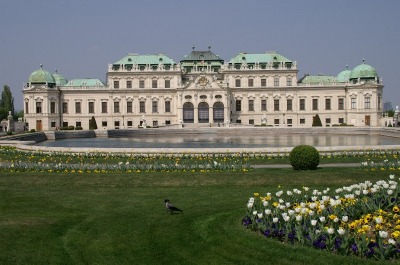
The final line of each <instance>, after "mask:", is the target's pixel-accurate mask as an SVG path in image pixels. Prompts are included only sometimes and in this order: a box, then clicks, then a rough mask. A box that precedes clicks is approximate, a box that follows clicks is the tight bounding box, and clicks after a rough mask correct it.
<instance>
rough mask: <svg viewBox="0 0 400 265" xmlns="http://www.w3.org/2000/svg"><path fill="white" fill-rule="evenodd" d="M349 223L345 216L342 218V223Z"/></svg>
mask: <svg viewBox="0 0 400 265" xmlns="http://www.w3.org/2000/svg"><path fill="white" fill-rule="evenodd" d="M348 221H349V217H348V216H347V215H345V216H342V222H344V223H347V222H348Z"/></svg>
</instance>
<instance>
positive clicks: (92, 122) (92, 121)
mask: <svg viewBox="0 0 400 265" xmlns="http://www.w3.org/2000/svg"><path fill="white" fill-rule="evenodd" d="M89 130H97V122H96V119H95V118H94V116H92V118H91V119H90V120H89Z"/></svg>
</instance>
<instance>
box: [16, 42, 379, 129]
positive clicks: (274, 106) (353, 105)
mask: <svg viewBox="0 0 400 265" xmlns="http://www.w3.org/2000/svg"><path fill="white" fill-rule="evenodd" d="M297 74H298V68H297V63H296V62H295V61H291V60H289V59H288V58H286V57H284V56H282V55H280V54H278V53H277V52H265V53H257V54H254V53H239V54H237V55H236V56H235V57H234V58H233V59H231V60H230V61H224V60H223V59H221V58H220V57H219V56H218V55H216V54H214V53H213V52H212V51H211V50H210V47H209V49H208V50H205V51H197V50H195V48H194V47H193V50H192V51H191V53H190V54H189V55H187V56H184V58H183V59H182V60H181V61H180V62H179V63H177V62H175V61H174V60H172V59H171V58H169V57H167V56H166V55H164V54H155V55H138V54H127V55H126V56H125V57H123V58H122V59H120V60H118V61H116V62H115V63H113V64H110V65H109V66H108V72H107V82H106V83H103V82H102V81H100V80H99V79H91V78H86V79H72V80H69V81H68V80H67V79H65V78H64V77H63V76H62V75H60V74H59V73H58V72H57V71H56V72H55V73H54V74H51V73H50V72H48V71H46V70H44V69H43V67H42V66H41V68H40V69H39V70H37V71H34V72H33V73H32V74H31V75H30V76H29V80H28V83H26V85H25V86H24V88H23V97H24V112H25V114H24V117H25V121H26V122H27V123H28V126H29V129H35V130H37V131H42V130H57V129H59V128H62V127H68V126H74V127H81V128H83V129H89V120H90V119H91V118H92V117H94V118H95V119H96V123H97V126H98V129H128V128H138V127H148V126H150V127H158V126H178V127H183V126H189V127H190V126H221V127H222V126H224V127H229V126H239V125H247V126H253V125H254V126H257V125H260V126H275V127H276V126H279V127H311V126H312V124H313V117H314V116H316V115H317V114H318V116H319V117H320V119H321V122H322V125H323V126H333V125H339V124H344V123H346V124H349V125H354V126H381V122H382V121H381V118H382V104H383V103H382V93H383V85H382V82H381V79H380V78H379V77H378V75H377V72H376V70H375V69H374V68H373V67H372V66H370V65H368V64H366V63H365V62H364V61H363V62H362V64H360V65H358V66H356V67H355V68H354V69H348V67H346V69H344V70H343V71H341V72H340V73H339V74H337V75H314V76H312V75H305V76H304V77H302V78H298V76H297Z"/></svg>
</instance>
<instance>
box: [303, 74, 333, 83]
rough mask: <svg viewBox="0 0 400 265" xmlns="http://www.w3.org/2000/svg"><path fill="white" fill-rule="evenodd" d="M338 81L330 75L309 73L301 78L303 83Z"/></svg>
mask: <svg viewBox="0 0 400 265" xmlns="http://www.w3.org/2000/svg"><path fill="white" fill-rule="evenodd" d="M334 82H336V77H334V76H330V75H307V76H305V77H303V78H302V79H301V80H299V83H302V84H329V83H334Z"/></svg>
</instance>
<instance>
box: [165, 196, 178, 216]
mask: <svg viewBox="0 0 400 265" xmlns="http://www.w3.org/2000/svg"><path fill="white" fill-rule="evenodd" d="M164 202H165V208H167V213H174V212H183V211H182V210H181V209H178V208H176V207H175V206H173V205H172V204H171V203H170V202H169V200H168V199H165V200H164Z"/></svg>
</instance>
